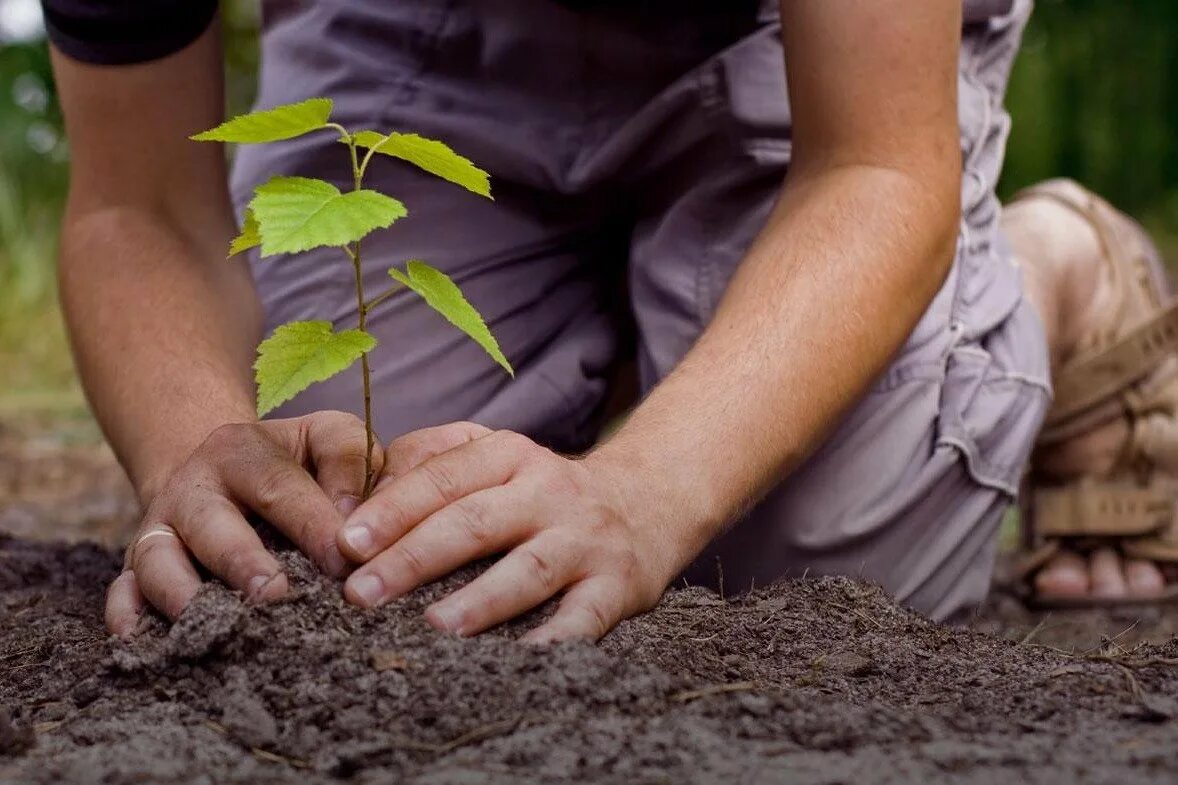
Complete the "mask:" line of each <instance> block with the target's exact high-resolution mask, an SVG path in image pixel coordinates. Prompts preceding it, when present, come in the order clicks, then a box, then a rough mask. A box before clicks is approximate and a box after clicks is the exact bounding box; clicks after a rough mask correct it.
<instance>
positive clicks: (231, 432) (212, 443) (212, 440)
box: [203, 423, 251, 453]
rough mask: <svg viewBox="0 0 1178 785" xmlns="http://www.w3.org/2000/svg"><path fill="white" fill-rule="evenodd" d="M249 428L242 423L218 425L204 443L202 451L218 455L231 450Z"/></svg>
mask: <svg viewBox="0 0 1178 785" xmlns="http://www.w3.org/2000/svg"><path fill="white" fill-rule="evenodd" d="M250 428H251V426H249V425H246V424H244V423H226V424H224V425H219V426H217V428H216V429H215V430H214V431H213V432H212V433H210V434H209V435H208V437H207V438H206V439H205V441H204V445H203V447H204V449H205V450H206V451H208V452H213V453H220V452H223V451H226V450H230V449H233V448H234V447H236V446H237V445H239V444H240V443H241V441H242V439H243V438H244V437H245V435H246V433H247V432H248V431H249V429H250Z"/></svg>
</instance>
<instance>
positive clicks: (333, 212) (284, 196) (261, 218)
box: [192, 98, 514, 498]
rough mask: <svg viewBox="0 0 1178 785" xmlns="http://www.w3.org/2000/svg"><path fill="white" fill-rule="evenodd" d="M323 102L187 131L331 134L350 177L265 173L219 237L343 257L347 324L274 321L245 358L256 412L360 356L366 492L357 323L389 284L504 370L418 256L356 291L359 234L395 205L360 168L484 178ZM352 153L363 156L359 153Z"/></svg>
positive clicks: (236, 138)
mask: <svg viewBox="0 0 1178 785" xmlns="http://www.w3.org/2000/svg"><path fill="white" fill-rule="evenodd" d="M331 111H332V102H331V100H329V99H327V98H312V99H309V100H307V101H302V102H300V103H296V104H288V105H285V106H279V107H275V108H274V109H267V110H264V111H259V112H254V113H252V114H247V115H242V116H240V117H235V118H233V119H231V120H228V121H226V122H224V123H222V124H221V125H219V126H217V127H216V128H213V129H211V130H209V131H205V132H204V133H200V134H196V135H195V136H193V137H192V139H194V140H196V141H198V142H227V143H236V144H257V143H264V142H278V141H282V140H285V139H293V138H295V137H297V136H302V135H304V134H308V133H312V132H314V131H321V130H330V131H334V132H336V133H338V134H339V137H340V141H341V142H343V143H344V144H345V145H346V146H347V148H348V152H349V153H350V158H351V164H352V185H353V188H352V190H351V191H349V192H346V193H345V192H341V191H340V189H338V188H336V187H335V186H334V185H332V184H331V183H329V182H326V181H324V180H317V179H312V178H307V177H273V178H271V179H270V180H268V181H267V182H265V183H263V184H262V185H259V186H258V187H257V188H256V189H255V190H254V197H253V199H252V200H251V201H250V203H249V206H248V207H247V209H246V211H245V216H244V220H243V221H242V227H241V234H240V235H238V236H237V237H236V238H235V239H234V240H233V242H232V243H230V245H229V256H231V257H232V256H235V255H237V254H239V253H241V252H242V251H246V250H249V249H251V248H254V247H259V248H260V253H261V255H262V257H267V256H274V255H277V254H296V253H302V252H304V251H308V250H311V249H312V248H320V247H325V246H327V247H339V248H340V249H341V250H342V251H343V253H344V254H345V255H346V257H347V260H348V261H349V262H350V263H351V266H352V271H353V275H354V277H355V283H356V309H357V312H358V314H359V316H358V324H357V325H356V327H355V328H354V329H348V330H342V331H338V332H337V331H336V330H335V329H334V328H333V326H332V324H331V323H330V322H327V321H306V322H288V323H286V324H283V325H280V326H279V327H278V328H277V329H275V330H274V333H273V335H271V336H270V337H269V338H267V339H266V340H264V341H262V343H261V344H259V346H258V358H257V361H256V362H255V363H254V371H255V374H256V376H255V380H256V382H257V388H258V400H257V407H258V416H259V417H261V416H263V415H265V414H266V413H267V412H270V411H272V410H273V409H274V408H276V407H277V406H279V405H280V404H282V403H284V402H286V401H288V400H290V399H291V398H293V397H294V396H295V395H297V394H298V393H300V392H302V391H303V390H305V389H307V388H308V387H310V386H311V385H312V384H314V383H316V382H321V381H324V380H326V379H329V378H331V377H332V376H335V375H336V374H338V373H340V372H342V371H344V370H345V369H347V368H349V367H350V366H351V365H353V364H354V363H355V362H356V360H359V361H360V369H361V373H362V374H363V380H364V428H365V431H366V433H367V437H368V451H367V453H366V455H365V466H364V492H363V496H364V497H365V498H367V497H368V495H369V493H370V492H371V491H372V485H373V481H374V479H375V478H374V477H373V471H372V450H373V445H374V443H375V434H374V433H373V428H372V383H371V374H370V371H369V365H368V353H369V352H370V351H372V349H373V348H375V347H376V338H374V337H373V336H372V335H371V334H369V332H368V330H367V326H368V315H369V314H370V313H371V312H372V309H373V308H375V307H376V306H378V305H379V304H380V303H382V302H384V301H385V300H386V299H387V298H388V297H389V296H390V295H391V294H392V293H393V292H395V291H396V290H397V289H399V288H400V287H401V286H404V287H406V288H408V289H410V290H412V291H414V292H416V293H417V294H418V295H420V296H421V297H422V299H424V300H425V302H426V304H427V305H429V306H430V307H431V308H433V309H434V310H435V311H437V312H438V313H439V314H441V315H442V316H443V317H445V318H446V319H447V320H448V321H449V322H450V323H451V324H453V325H454V326H455V327H457V328H458V329H459V330H462V331H463V332H464V333H466V334H467V335H468V336H470V337H471V338H472V339H474V341H475V342H476V343H478V345H479V346H481V347H482V348H483V349H484V350H485V351H486V352H487V354H489V355H490V356H491V357H492V359H494V360H495V362H497V363H499V364H500V365H501V366H503V368H504V369H505V370H506V371H507V372H508V373H509V374H512V375H514V371H513V370H512V368H511V364H510V363H509V362H508V361H507V358H506V357H504V356H503V352H502V351H500V349H499V344H498V342H497V341H496V340H495V337H494V336H493V335H492V334H491V331H490V330H489V329H488V328H487V325H486V323H485V322H484V321H483V318H482V316H480V315H479V312H478V311H477V310H475V308H474V306H472V305H471V304H470V303H469V302H468V301H467V300H466V298H465V297H464V296H463V295H462V292H461V290H459V288H458V286H457V285H456V284H455V283H454V282H453V281H452V280H451V279H450V278H449V276H447V275H446V274H445V273H442V272H441V271H439V270H436V269H435V268H433V267H431V266H429V265H428V264H426V263H424V262H420V261H416V260H414V261H410V262H408V263H407V264H406V265H405V269H404V270H401V269H398V268H396V267H393V268H390V269H389V271H388V273H389V276H390V277H391V278H392V279H393V280H394V281H395V282H396V283H394V284H393V286H392V287H391V288H389V289H388V290H386V291H383V292H381V293H380V294H377V295H375V296H374V297H372V298H371V299H368V298H367V296H366V294H365V292H364V280H363V274H362V273H363V267H362V265H361V255H360V242H361V240H363V239H364V237H366V236H367V235H368V234H370V233H372V232H374V231H376V230H377V229H384V228H387V227H389V226H390V225H392V223H393V222H394V221H397V220H399V219H401V218H404V217H405V216H406V215H407V214H408V211H407V210H406V209H405V205H403V204H402V203H401V202H399V201H397V200H396V199H394V198H392V197H391V196H387V195H385V194H382V193H379V192H378V191H374V190H371V189H366V188H364V187H363V186H364V174H365V173H366V172H367V171H368V165H369V164H370V163H371V162H372V160H373V157H374V156H375V155H377V154H381V155H386V156H391V157H393V158H399V159H401V160H402V161H406V162H408V163H411V164H414V165H416V166H417V167H419V168H420V169H422V170H424V171H426V172H428V173H430V174H432V175H436V176H437V177H440V178H442V179H444V180H448V181H450V182H452V183H454V184H456V185H459V186H462V187H463V188H466V189H467V190H468V191H471V192H473V193H475V194H478V195H479V196H483V197H486V198H487V199H490V198H492V197H491V184H490V178H489V177H488V175H487V173H486V172H484V171H483V170H482V169H479V168H478V167H477V166H475V165H474V164H473V163H471V162H470V161H469V160H467V159H466V158H463V157H462V156H460V155H458V154H457V153H455V152H454V151H453V150H451V149H450V148H449V147H447V146H446V145H445V144H443V143H441V142H438V141H435V140H432V139H426V138H424V137H422V136H418V135H417V134H407V133H398V132H395V131H394V132H392V133H387V134H382V133H379V132H377V131H367V130H366V131H356V132H355V133H353V132H351V131H349V130H348V129H347V128H345V127H343V126H342V125H340V124H339V123H335V122H332V120H331ZM361 151H364V152H363V157H361Z"/></svg>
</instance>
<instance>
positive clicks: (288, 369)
mask: <svg viewBox="0 0 1178 785" xmlns="http://www.w3.org/2000/svg"><path fill="white" fill-rule="evenodd" d="M375 346H376V339H375V338H373V337H372V336H371V335H369V334H368V333H366V332H363V331H362V330H344V331H343V332H338V333H337V332H333V331H332V329H331V322H324V321H311V322H288V323H287V324H284V325H282V326H280V327H279V328H278V329H276V330H275V331H274V334H273V335H271V336H270V337H269V338H267V339H266V340H264V341H262V343H261V344H259V345H258V359H257V361H255V362H254V372H255V377H254V378H255V380H256V381H257V384H258V416H259V417H262V416H263V415H265V414H267V413H268V412H271V411H273V410H274V409H276V408H277V407H278V406H280V405H281V404H283V403H286V402H287V401H289V400H290V399H291V398H293V397H295V396H296V395H298V394H299V393H301V392H302V391H303V390H305V389H307V388H308V387H310V386H311V385H312V384H314V383H315V382H322V381H324V380H326V379H330V378H331V377H332V376H335V375H336V374H337V373H339V372H341V371H343V370H345V369H346V368H348V367H349V366H351V365H352V363H354V362H356V360H359V359H360V357H361V356H363V355H364V354H367V353H368V352H370V351H372V349H373V348H374V347H375Z"/></svg>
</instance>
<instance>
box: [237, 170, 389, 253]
mask: <svg viewBox="0 0 1178 785" xmlns="http://www.w3.org/2000/svg"><path fill="white" fill-rule="evenodd" d="M250 209H251V210H253V212H254V217H255V218H256V220H257V222H258V231H259V234H261V236H262V255H263V256H271V255H273V254H278V253H298V252H300V251H306V250H309V249H311V248H319V247H320V246H325V245H339V246H343V245H347V244H348V243H352V242H355V241H357V240H359V239H361V238H362V237H364V236H365V235H366V234H368V233H369V232H371V231H373V230H375V229H383V228H384V227H386V226H389V225H390V224H392V222H393V221H396V220H397V219H398V218H403V217H405V215H406V214H407V211H406V210H405V205H403V204H401V203H400V202H398V201H397V200H396V199H393V198H392V197H389V196H385V195H384V194H381V193H377V192H376V191H369V190H362V191H349V192H348V193H346V194H345V193H340V190H339V189H338V188H336V187H335V186H334V185H332V184H331V183H327V182H324V181H323V180H313V179H310V178H307V177H275V178H273V179H271V180H270V181H269V182H266V183H263V184H262V185H259V186H258V188H257V190H255V191H254V198H253V201H251V202H250Z"/></svg>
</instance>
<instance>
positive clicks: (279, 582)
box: [168, 485, 289, 602]
mask: <svg viewBox="0 0 1178 785" xmlns="http://www.w3.org/2000/svg"><path fill="white" fill-rule="evenodd" d="M168 519H169V520H170V521H171V523H172V527H173V528H174V529H175V530H176V531H177V532H178V533H179V534H180V537H181V539H182V540H183V541H184V544H185V545H187V546H188V550H189V551H190V552H191V553H192V555H193V556H194V557H195V558H196V560H197V561H198V562H200V563H201V564H203V565H204V566H205V567H207V568H208V569H209V571H210V572H212V573H213V574H214V575H216V576H217V577H218V578H220V579H221V580H223V581H225V583H227V584H229V585H230V586H231V587H233V588H234V589H237V590H238V591H240V592H243V593H244V594H245V596H246V597H247V598H248V599H249V600H250V601H252V602H267V601H271V600H277V599H279V598H280V597H283V596H285V594H286V591H287V589H288V588H289V585H288V583H287V580H286V577H285V576H284V575H283V573H282V568H281V567H280V566H279V564H278V560H277V559H275V558H274V556H273V555H272V554H271V553H270V552H269V551H267V550H266V546H264V545H263V544H262V540H261V539H260V538H259V537H258V533H257V532H256V531H255V530H254V527H253V526H250V524H249V523H248V522H247V521H246V519H245V517H244V516H242V514H241V511H240V510H239V509H238V508H237V506H236V505H235V504H233V503H232V502H231V501H229V500H228V499H227V498H225V496H223V495H221V494H220V493H216V492H213V491H210V490H208V489H206V488H204V487H202V486H200V485H194V486H193V487H192V488H190V489H189V490H188V492H187V493H186V494H185V495H184V496H183V497H181V498H180V499H179V500H178V501H176V502H175V503H174V504H173V505H172V506H171V509H170V511H169V513H168Z"/></svg>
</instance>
